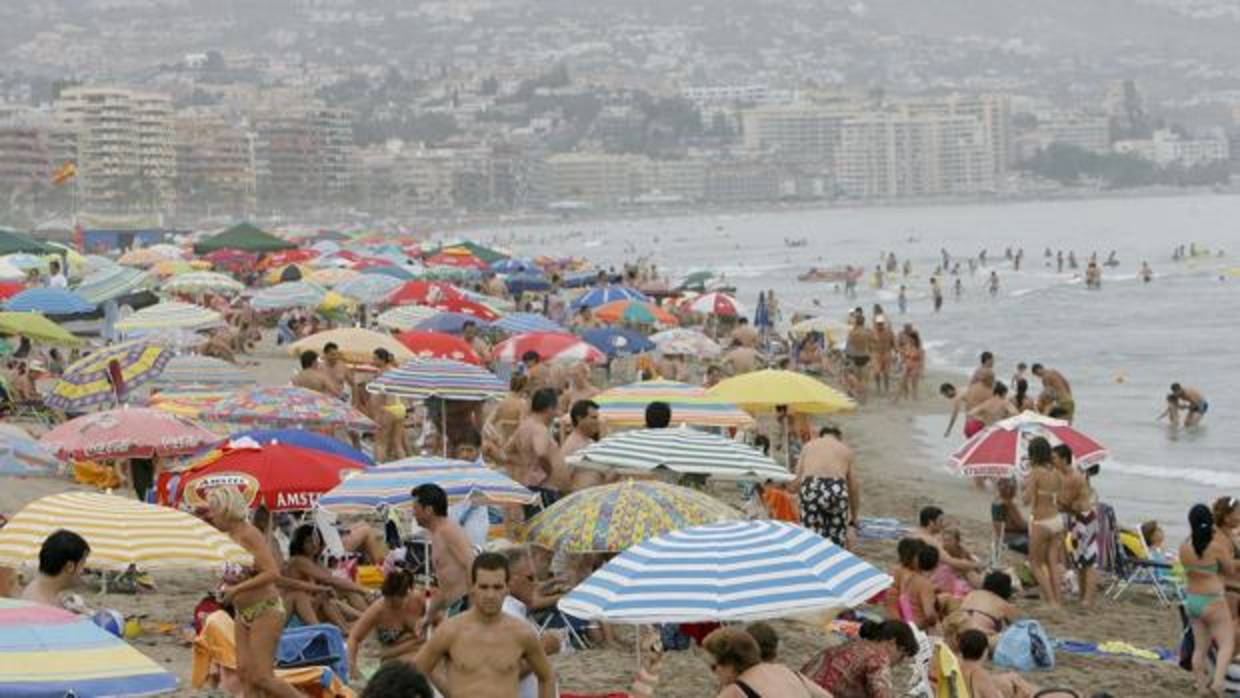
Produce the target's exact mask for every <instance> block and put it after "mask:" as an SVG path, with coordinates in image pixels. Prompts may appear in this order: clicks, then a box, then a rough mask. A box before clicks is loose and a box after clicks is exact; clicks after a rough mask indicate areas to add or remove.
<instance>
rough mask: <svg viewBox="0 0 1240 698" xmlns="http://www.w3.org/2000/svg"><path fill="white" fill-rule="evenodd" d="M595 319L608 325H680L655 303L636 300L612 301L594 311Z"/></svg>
mask: <svg viewBox="0 0 1240 698" xmlns="http://www.w3.org/2000/svg"><path fill="white" fill-rule="evenodd" d="M594 317H596V318H598V319H599V320H602V321H603V322H607V323H612V324H616V323H621V322H623V323H628V324H630V325H661V326H664V327H666V326H669V325H679V324H680V321H679V320H677V319H676V317H675V316H674V315H672V314H671V313H669V312H667V311H666V310H664V309H662V308H660V307H659V306H657V305H654V304H653V303H646V302H643V301H635V300H621V301H612V302H611V303H604V304H603V305H600V306H598V307H597V308H595V309H594Z"/></svg>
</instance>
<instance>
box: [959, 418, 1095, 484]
mask: <svg viewBox="0 0 1240 698" xmlns="http://www.w3.org/2000/svg"><path fill="white" fill-rule="evenodd" d="M1037 436H1041V437H1044V438H1045V439H1046V440H1047V441H1050V443H1051V445H1052V446H1056V445H1059V444H1065V445H1066V446H1067V447H1068V448H1070V449H1072V462H1073V463H1074V464H1075V465H1076V466H1077V467H1079V468H1083V467H1086V466H1089V465H1093V464H1095V463H1099V462H1101V461H1104V460H1106V459H1107V457H1108V454H1107V450H1106V449H1105V448H1103V446H1102V445H1101V444H1099V443H1098V442H1097V441H1094V440H1093V439H1091V438H1090V437H1088V436H1086V435H1084V434H1082V433H1081V432H1079V431H1077V430H1076V429H1074V428H1073V427H1072V425H1070V424H1068V423H1067V422H1065V421H1062V420H1059V419H1051V418H1050V417H1045V416H1043V415H1040V414H1038V413H1036V412H1022V413H1021V414H1018V415H1016V416H1015V417H1009V418H1008V419H1005V420H1003V421H1001V422H996V423H995V424H992V425H991V426H989V427H987V428H986V429H983V430H982V431H980V432H978V433H977V434H975V435H974V436H973V438H971V439H969V440H968V441H966V442H965V443H964V445H963V446H961V447H960V449H959V450H957V451H956V452H955V453H953V454H952V455H951V457H950V458H949V459H948V464H949V465H950V466H951V467H952V468H953V469H954V470H956V471H957V472H959V473H961V474H963V475H967V476H969V477H1010V476H1012V475H1014V474H1015V473H1017V472H1025V471H1026V470H1028V463H1027V462H1026V461H1027V457H1028V456H1027V453H1028V450H1029V441H1030V440H1031V439H1033V438H1034V437H1037Z"/></svg>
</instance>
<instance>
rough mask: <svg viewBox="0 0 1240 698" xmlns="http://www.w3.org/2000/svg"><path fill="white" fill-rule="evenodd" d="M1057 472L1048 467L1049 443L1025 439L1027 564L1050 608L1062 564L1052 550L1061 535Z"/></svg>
mask: <svg viewBox="0 0 1240 698" xmlns="http://www.w3.org/2000/svg"><path fill="white" fill-rule="evenodd" d="M1062 486H1063V483H1062V481H1061V479H1060V476H1059V473H1058V472H1057V471H1056V470H1055V469H1054V468H1053V467H1052V466H1051V444H1050V442H1049V441H1047V440H1046V439H1044V438H1042V437H1041V436H1038V437H1035V438H1033V439H1031V440H1030V441H1029V475H1028V476H1026V477H1025V492H1024V500H1025V504H1026V505H1028V506H1029V507H1030V511H1029V521H1030V525H1029V567H1030V568H1031V569H1032V570H1033V577H1034V579H1036V580H1037V581H1038V588H1039V589H1041V591H1042V599H1043V600H1044V601H1046V603H1047V604H1049V605H1050V606H1052V607H1055V606H1058V605H1059V584H1060V580H1061V579H1063V567H1062V563H1061V562H1060V560H1059V558H1058V556H1057V555H1056V549H1057V547H1058V546H1059V545H1060V544H1061V541H1062V538H1063V535H1064V523H1063V517H1062V516H1060V514H1059V490H1060V488H1061V487H1062Z"/></svg>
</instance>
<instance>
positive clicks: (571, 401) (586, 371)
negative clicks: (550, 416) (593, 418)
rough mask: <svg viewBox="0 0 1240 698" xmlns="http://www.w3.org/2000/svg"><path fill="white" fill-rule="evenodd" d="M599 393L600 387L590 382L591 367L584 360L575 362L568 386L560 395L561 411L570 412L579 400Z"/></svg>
mask: <svg viewBox="0 0 1240 698" xmlns="http://www.w3.org/2000/svg"><path fill="white" fill-rule="evenodd" d="M598 394H599V389H598V388H597V387H595V386H594V384H593V383H591V382H590V367H589V366H587V365H586V363H585V362H584V361H582V362H578V363H576V364H573V367H572V368H570V369H569V371H568V388H566V389H565V390H564V394H563V395H561V396H560V411H561V412H568V411H569V410H570V409H571V408H572V406H573V405H575V404H577V402H578V401H580V400H589V399H590V398H592V397H594V396H595V395H598ZM565 431H567V429H566V430H565Z"/></svg>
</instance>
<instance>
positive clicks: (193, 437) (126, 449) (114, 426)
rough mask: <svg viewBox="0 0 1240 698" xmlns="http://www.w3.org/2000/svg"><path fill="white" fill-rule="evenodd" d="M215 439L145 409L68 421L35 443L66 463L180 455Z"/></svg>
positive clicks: (196, 427)
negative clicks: (70, 461) (65, 460)
mask: <svg viewBox="0 0 1240 698" xmlns="http://www.w3.org/2000/svg"><path fill="white" fill-rule="evenodd" d="M218 440H219V438H218V437H217V436H216V435H215V434H213V433H211V432H210V431H207V430H206V429H205V428H203V427H202V426H201V425H199V424H197V423H195V422H192V421H190V420H188V419H185V418H183V417H178V416H176V415H172V414H168V413H167V412H161V411H159V410H153V409H149V408H145V407H120V408H117V409H114V410H107V411H105V412H94V413H91V414H87V415H83V416H81V417H77V418H75V419H70V420H69V421H67V422H65V423H63V424H60V425H58V426H57V427H56V428H55V429H52V430H51V431H49V432H48V433H47V434H45V435H44V436H43V438H42V439H40V440H39V443H41V444H43V446H44V447H46V448H47V449H48V450H50V451H52V452H53V453H55V454H57V455H58V456H60V457H61V458H65V459H68V460H106V459H114V458H154V457H157V456H158V457H161V458H162V457H167V456H183V455H186V454H189V453H193V452H195V451H197V450H198V449H200V448H202V447H203V446H206V445H207V444H212V443H215V442H216V441H218Z"/></svg>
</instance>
